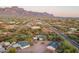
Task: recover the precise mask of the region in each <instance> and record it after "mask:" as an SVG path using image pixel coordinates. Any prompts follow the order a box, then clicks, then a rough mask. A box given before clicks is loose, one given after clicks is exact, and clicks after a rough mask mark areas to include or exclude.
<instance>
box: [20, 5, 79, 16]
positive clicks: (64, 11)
mask: <svg viewBox="0 0 79 59" xmlns="http://www.w3.org/2000/svg"><path fill="white" fill-rule="evenodd" d="M20 7H21V8H24V9H25V10H28V11H34V12H47V13H50V14H54V16H60V17H61V16H63V17H79V6H20Z"/></svg>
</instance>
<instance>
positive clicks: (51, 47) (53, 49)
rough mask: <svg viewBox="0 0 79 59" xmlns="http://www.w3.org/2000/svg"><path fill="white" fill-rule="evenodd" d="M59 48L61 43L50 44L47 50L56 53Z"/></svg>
mask: <svg viewBox="0 0 79 59" xmlns="http://www.w3.org/2000/svg"><path fill="white" fill-rule="evenodd" d="M58 47H59V43H58V42H57V41H55V42H51V43H49V44H48V46H47V49H48V50H51V51H55V50H56V49H57V48H58Z"/></svg>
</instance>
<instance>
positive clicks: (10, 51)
mask: <svg viewBox="0 0 79 59" xmlns="http://www.w3.org/2000/svg"><path fill="white" fill-rule="evenodd" d="M8 53H16V48H9V50H8Z"/></svg>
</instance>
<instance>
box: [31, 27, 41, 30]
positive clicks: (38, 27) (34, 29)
mask: <svg viewBox="0 0 79 59" xmlns="http://www.w3.org/2000/svg"><path fill="white" fill-rule="evenodd" d="M31 29H34V30H35V29H41V27H40V26H32V27H31Z"/></svg>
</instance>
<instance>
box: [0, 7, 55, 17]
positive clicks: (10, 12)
mask: <svg viewBox="0 0 79 59" xmlns="http://www.w3.org/2000/svg"><path fill="white" fill-rule="evenodd" d="M0 16H8V17H9V16H22V17H25V16H36V17H54V16H53V14H48V13H46V12H44V13H40V12H32V11H27V10H24V9H23V8H19V7H16V6H13V7H6V8H0Z"/></svg>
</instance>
